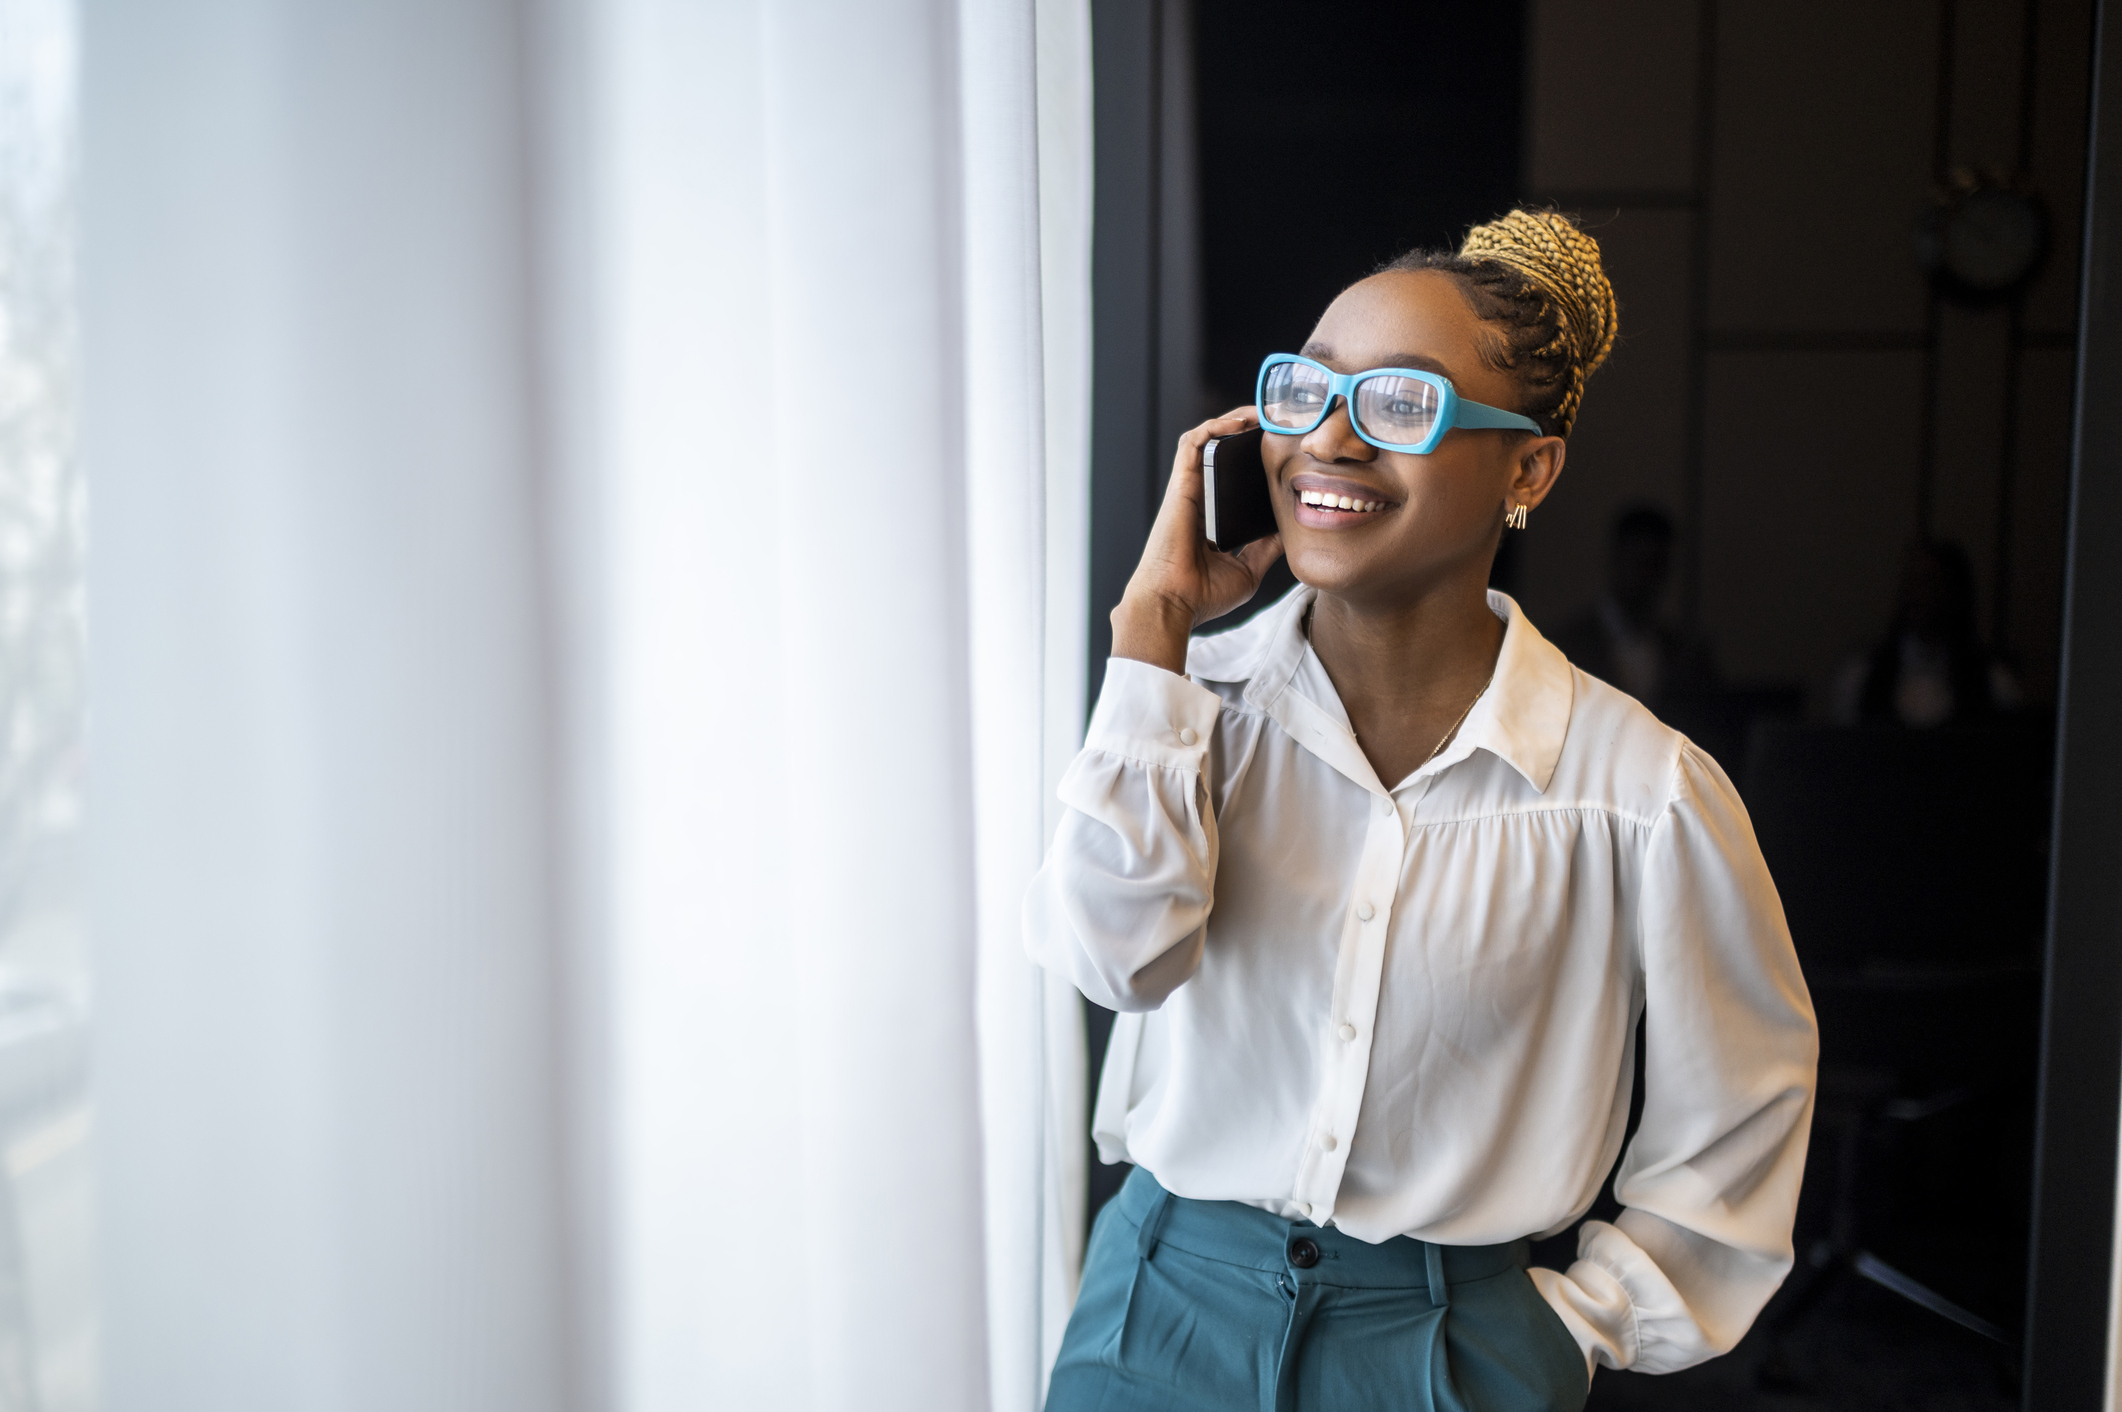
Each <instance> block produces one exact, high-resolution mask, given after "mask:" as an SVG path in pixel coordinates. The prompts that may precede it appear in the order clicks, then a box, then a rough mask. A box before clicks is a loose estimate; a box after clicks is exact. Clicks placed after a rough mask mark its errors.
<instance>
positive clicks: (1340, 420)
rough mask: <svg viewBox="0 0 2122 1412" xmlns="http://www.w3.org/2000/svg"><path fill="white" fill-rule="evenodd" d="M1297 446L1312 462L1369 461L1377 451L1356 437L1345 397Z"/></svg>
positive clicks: (1335, 404)
mask: <svg viewBox="0 0 2122 1412" xmlns="http://www.w3.org/2000/svg"><path fill="white" fill-rule="evenodd" d="M1299 444H1300V445H1301V446H1303V448H1304V454H1305V455H1307V456H1309V457H1311V458H1312V459H1313V460H1314V461H1324V462H1334V461H1368V460H1371V459H1372V458H1374V457H1375V456H1376V455H1377V454H1378V452H1377V448H1376V447H1374V446H1372V445H1371V444H1370V443H1369V442H1367V441H1365V440H1364V439H1363V438H1362V437H1360V436H1358V435H1356V424H1355V421H1354V419H1353V418H1352V417H1351V416H1350V415H1349V408H1348V399H1347V398H1346V397H1336V398H1335V399H1334V401H1333V405H1332V406H1330V407H1328V408H1327V409H1326V417H1325V419H1324V420H1322V421H1321V422H1320V423H1319V425H1317V426H1315V427H1313V428H1312V429H1311V430H1310V431H1308V432H1306V433H1305V434H1304V440H1303V441H1302V442H1301V443H1299Z"/></svg>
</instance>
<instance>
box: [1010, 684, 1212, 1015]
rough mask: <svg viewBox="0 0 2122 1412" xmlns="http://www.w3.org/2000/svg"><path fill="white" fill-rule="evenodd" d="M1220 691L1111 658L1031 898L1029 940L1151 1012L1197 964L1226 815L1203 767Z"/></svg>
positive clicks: (1128, 1004) (1032, 948)
mask: <svg viewBox="0 0 2122 1412" xmlns="http://www.w3.org/2000/svg"><path fill="white" fill-rule="evenodd" d="M1222 706H1223V701H1222V698H1221V697H1219V696H1217V695H1216V694H1215V693H1214V692H1212V691H1210V690H1208V689H1207V688H1206V687H1203V686H1199V685H1196V684H1195V683H1193V682H1191V681H1189V680H1187V679H1186V678H1185V677H1182V676H1177V675H1174V674H1173V673H1171V672H1167V671H1165V670H1163V669H1162V668H1159V667H1153V666H1150V665H1149V664H1148V663H1146V662H1136V661H1131V660H1129V659H1127V658H1124V657H1115V658H1113V659H1112V660H1111V661H1110V662H1109V663H1107V665H1106V669H1105V686H1104V689H1103V690H1102V691H1101V692H1100V693H1099V696H1098V709H1097V710H1096V711H1095V712H1094V713H1093V714H1092V716H1091V723H1090V730H1089V732H1088V734H1087V736H1086V738H1085V741H1084V745H1083V752H1082V754H1080V755H1078V756H1077V757H1076V759H1075V762H1074V763H1073V764H1071V765H1070V766H1069V769H1068V773H1067V774H1066V775H1064V776H1063V777H1062V779H1061V790H1060V793H1061V803H1062V805H1063V810H1062V816H1061V823H1060V826H1059V828H1058V829H1057V831H1056V832H1055V835H1054V844H1053V848H1052V849H1051V851H1049V852H1048V854H1047V857H1046V864H1045V866H1044V867H1042V868H1041V869H1040V870H1039V872H1038V875H1037V876H1036V877H1034V878H1033V880H1032V885H1031V890H1030V892H1029V894H1028V895H1027V896H1026V897H1025V900H1024V938H1025V949H1026V950H1027V951H1029V952H1030V953H1031V956H1032V959H1033V960H1035V961H1037V962H1038V963H1039V964H1040V965H1042V966H1045V967H1046V968H1047V969H1049V970H1051V971H1054V972H1056V973H1058V974H1060V975H1063V976H1066V977H1067V978H1068V979H1069V980H1071V981H1073V982H1075V984H1076V986H1077V988H1078V989H1080V990H1081V991H1082V992H1083V993H1084V994H1085V995H1087V996H1089V997H1090V998H1091V999H1092V1000H1095V1001H1097V1002H1098V1003H1099V1004H1100V1005H1104V1006H1106V1007H1108V1008H1109V1009H1114V1010H1154V1009H1156V1008H1157V1007H1158V1006H1159V1005H1162V1004H1163V1003H1164V999H1165V997H1166V996H1168V995H1170V994H1171V993H1172V992H1173V991H1174V990H1176V989H1178V988H1179V986H1181V985H1182V984H1184V983H1185V982H1186V980H1187V979H1188V978H1189V977H1191V976H1192V975H1193V973H1194V971H1195V970H1196V968H1198V967H1199V966H1200V964H1201V945H1202V938H1203V935H1204V932H1203V927H1204V925H1205V923H1206V922H1207V920H1208V912H1209V907H1210V906H1211V905H1212V903H1213V902H1214V899H1215V881H1216V820H1215V815H1214V812H1213V810H1212V809H1211V808H1210V806H1209V802H1208V788H1207V783H1206V781H1205V779H1204V777H1203V775H1204V771H1205V769H1206V762H1207V759H1208V753H1209V743H1210V738H1211V736H1212V734H1213V733H1214V731H1215V729H1216V722H1217V719H1218V716H1219V715H1220V713H1221V711H1222Z"/></svg>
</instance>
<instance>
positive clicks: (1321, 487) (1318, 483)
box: [1289, 472, 1399, 529]
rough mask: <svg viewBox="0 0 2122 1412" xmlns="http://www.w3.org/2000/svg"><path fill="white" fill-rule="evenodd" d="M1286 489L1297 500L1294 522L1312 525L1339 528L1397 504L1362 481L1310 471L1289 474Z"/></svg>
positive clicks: (1370, 516) (1385, 510) (1382, 511)
mask: <svg viewBox="0 0 2122 1412" xmlns="http://www.w3.org/2000/svg"><path fill="white" fill-rule="evenodd" d="M1289 490H1290V495H1291V497H1292V498H1294V499H1295V500H1296V502H1297V503H1296V506H1295V509H1296V514H1297V523H1298V524H1300V525H1309V526H1311V527H1312V528H1314V529H1341V528H1346V527H1349V526H1353V525H1358V524H1362V523H1363V522H1365V521H1367V520H1369V519H1371V518H1372V517H1374V516H1377V515H1382V514H1384V513H1386V512H1387V511H1389V510H1393V509H1396V508H1398V504H1399V502H1398V501H1395V500H1389V499H1387V498H1386V497H1385V496H1382V495H1380V494H1379V493H1378V492H1377V491H1376V490H1374V489H1372V488H1371V487H1370V486H1367V485H1365V484H1363V483H1362V482H1361V481H1358V480H1348V479H1343V478H1342V477H1339V476H1322V475H1317V474H1314V473H1311V472H1306V473H1304V474H1302V475H1299V476H1296V477H1294V478H1292V479H1291V481H1290V486H1289Z"/></svg>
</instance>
